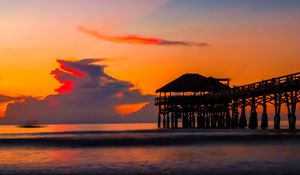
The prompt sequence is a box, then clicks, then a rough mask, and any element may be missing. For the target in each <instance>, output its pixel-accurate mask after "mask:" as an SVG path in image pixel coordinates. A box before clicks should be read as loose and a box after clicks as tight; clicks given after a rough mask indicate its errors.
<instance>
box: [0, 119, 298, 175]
mask: <svg viewBox="0 0 300 175" xmlns="http://www.w3.org/2000/svg"><path fill="white" fill-rule="evenodd" d="M299 123H300V122H299V121H298V124H299ZM271 124H272V123H270V125H271ZM282 127H283V128H287V123H286V122H283V123H282ZM298 128H300V126H298ZM299 148H300V130H296V131H295V132H290V131H288V130H286V129H282V130H273V129H268V130H260V129H258V130H250V129H200V130H199V129H178V130H171V129H157V128H156V124H151V123H150V124H92V125H48V126H46V127H44V128H35V129H24V128H18V127H16V126H0V174H299V173H300V166H299V162H300V149H299Z"/></svg>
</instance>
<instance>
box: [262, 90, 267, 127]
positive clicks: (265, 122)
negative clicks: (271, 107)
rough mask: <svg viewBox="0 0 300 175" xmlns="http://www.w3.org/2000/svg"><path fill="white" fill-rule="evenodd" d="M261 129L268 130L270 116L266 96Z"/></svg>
mask: <svg viewBox="0 0 300 175" xmlns="http://www.w3.org/2000/svg"><path fill="white" fill-rule="evenodd" d="M260 128H261V129H266V128H268V114H267V97H266V95H264V96H263V112H262V115H261V125H260Z"/></svg>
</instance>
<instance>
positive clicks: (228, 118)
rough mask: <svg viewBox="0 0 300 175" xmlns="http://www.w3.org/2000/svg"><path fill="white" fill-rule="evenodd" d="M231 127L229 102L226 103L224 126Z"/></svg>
mask: <svg viewBox="0 0 300 175" xmlns="http://www.w3.org/2000/svg"><path fill="white" fill-rule="evenodd" d="M230 127H231V118H230V109H229V103H227V104H226V128H230Z"/></svg>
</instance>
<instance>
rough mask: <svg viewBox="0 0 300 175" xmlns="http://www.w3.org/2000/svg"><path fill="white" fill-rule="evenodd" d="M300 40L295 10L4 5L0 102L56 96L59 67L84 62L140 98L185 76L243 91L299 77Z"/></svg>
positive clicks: (256, 0) (64, 2)
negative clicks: (95, 62) (226, 82)
mask: <svg viewBox="0 0 300 175" xmlns="http://www.w3.org/2000/svg"><path fill="white" fill-rule="evenodd" d="M79 27H85V28H87V29H89V30H93V31H95V32H97V34H101V36H102V35H104V36H105V37H106V40H105V37H102V38H99V37H98V38H97V37H95V36H92V35H90V34H87V33H85V32H82V31H80V30H79ZM299 31H300V1H299V0H284V1H283V0H263V1H262V0H243V1H240V0H0V41H1V42H0V94H3V95H7V96H14V97H15V96H34V97H41V98H43V97H46V96H48V95H51V94H57V92H56V91H55V89H57V88H58V87H59V86H60V83H59V82H58V81H57V80H56V79H55V78H53V76H51V75H50V72H51V71H52V70H54V69H56V68H57V67H58V64H57V63H56V62H55V60H57V59H64V60H81V59H83V58H105V60H104V61H102V63H101V64H105V65H106V68H105V73H106V74H108V75H110V76H112V77H115V78H116V79H118V80H124V81H128V82H131V83H132V84H133V85H134V86H135V87H136V88H139V89H141V92H142V93H143V94H154V91H155V90H156V89H157V88H159V87H160V86H162V85H164V84H165V83H166V82H168V81H170V80H172V79H174V78H176V77H178V76H180V75H181V74H183V73H186V72H192V73H193V72H196V73H200V74H202V75H204V76H214V77H230V78H231V79H232V81H231V84H235V85H241V84H245V83H250V82H253V81H259V80H261V79H267V78H271V77H274V76H279V75H284V74H289V73H293V72H298V71H299V70H300V49H299V46H300V32H299ZM108 36H109V37H110V38H109V39H107V37H108ZM128 36H134V37H135V38H134V42H131V41H130V42H127V41H126V42H124V38H125V39H127V40H128ZM120 37H121V40H120ZM122 37H123V38H122ZM136 37H138V38H136ZM103 38H104V39H103ZM141 38H142V39H145V38H146V39H158V40H155V41H157V43H156V44H155V42H154V44H153V43H152V44H143V43H139V42H141V40H140V39H141ZM131 39H132V38H131ZM109 40H110V41H109ZM112 40H113V41H112ZM136 41H137V42H136ZM158 41H168V43H169V42H173V41H176V42H184V43H186V42H187V43H206V44H207V46H204V47H199V46H196V45H193V44H188V45H172V44H158V43H159V42H158ZM161 43H162V42H161ZM165 43H166V42H165ZM4 111H5V105H4V103H3V104H2V106H0V115H1V113H2V115H3V113H4Z"/></svg>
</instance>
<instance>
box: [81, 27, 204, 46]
mask: <svg viewBox="0 0 300 175" xmlns="http://www.w3.org/2000/svg"><path fill="white" fill-rule="evenodd" d="M78 30H79V31H81V32H83V33H86V34H89V35H91V36H94V37H96V38H99V39H102V40H105V41H110V42H116V43H134V44H148V45H169V46H180V45H181V46H197V47H207V46H209V44H208V43H206V42H191V41H173V40H166V39H161V38H154V37H151V38H150V37H143V36H138V35H124V36H108V35H105V34H101V33H100V32H98V31H96V30H91V29H88V28H86V27H83V26H80V27H78Z"/></svg>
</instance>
